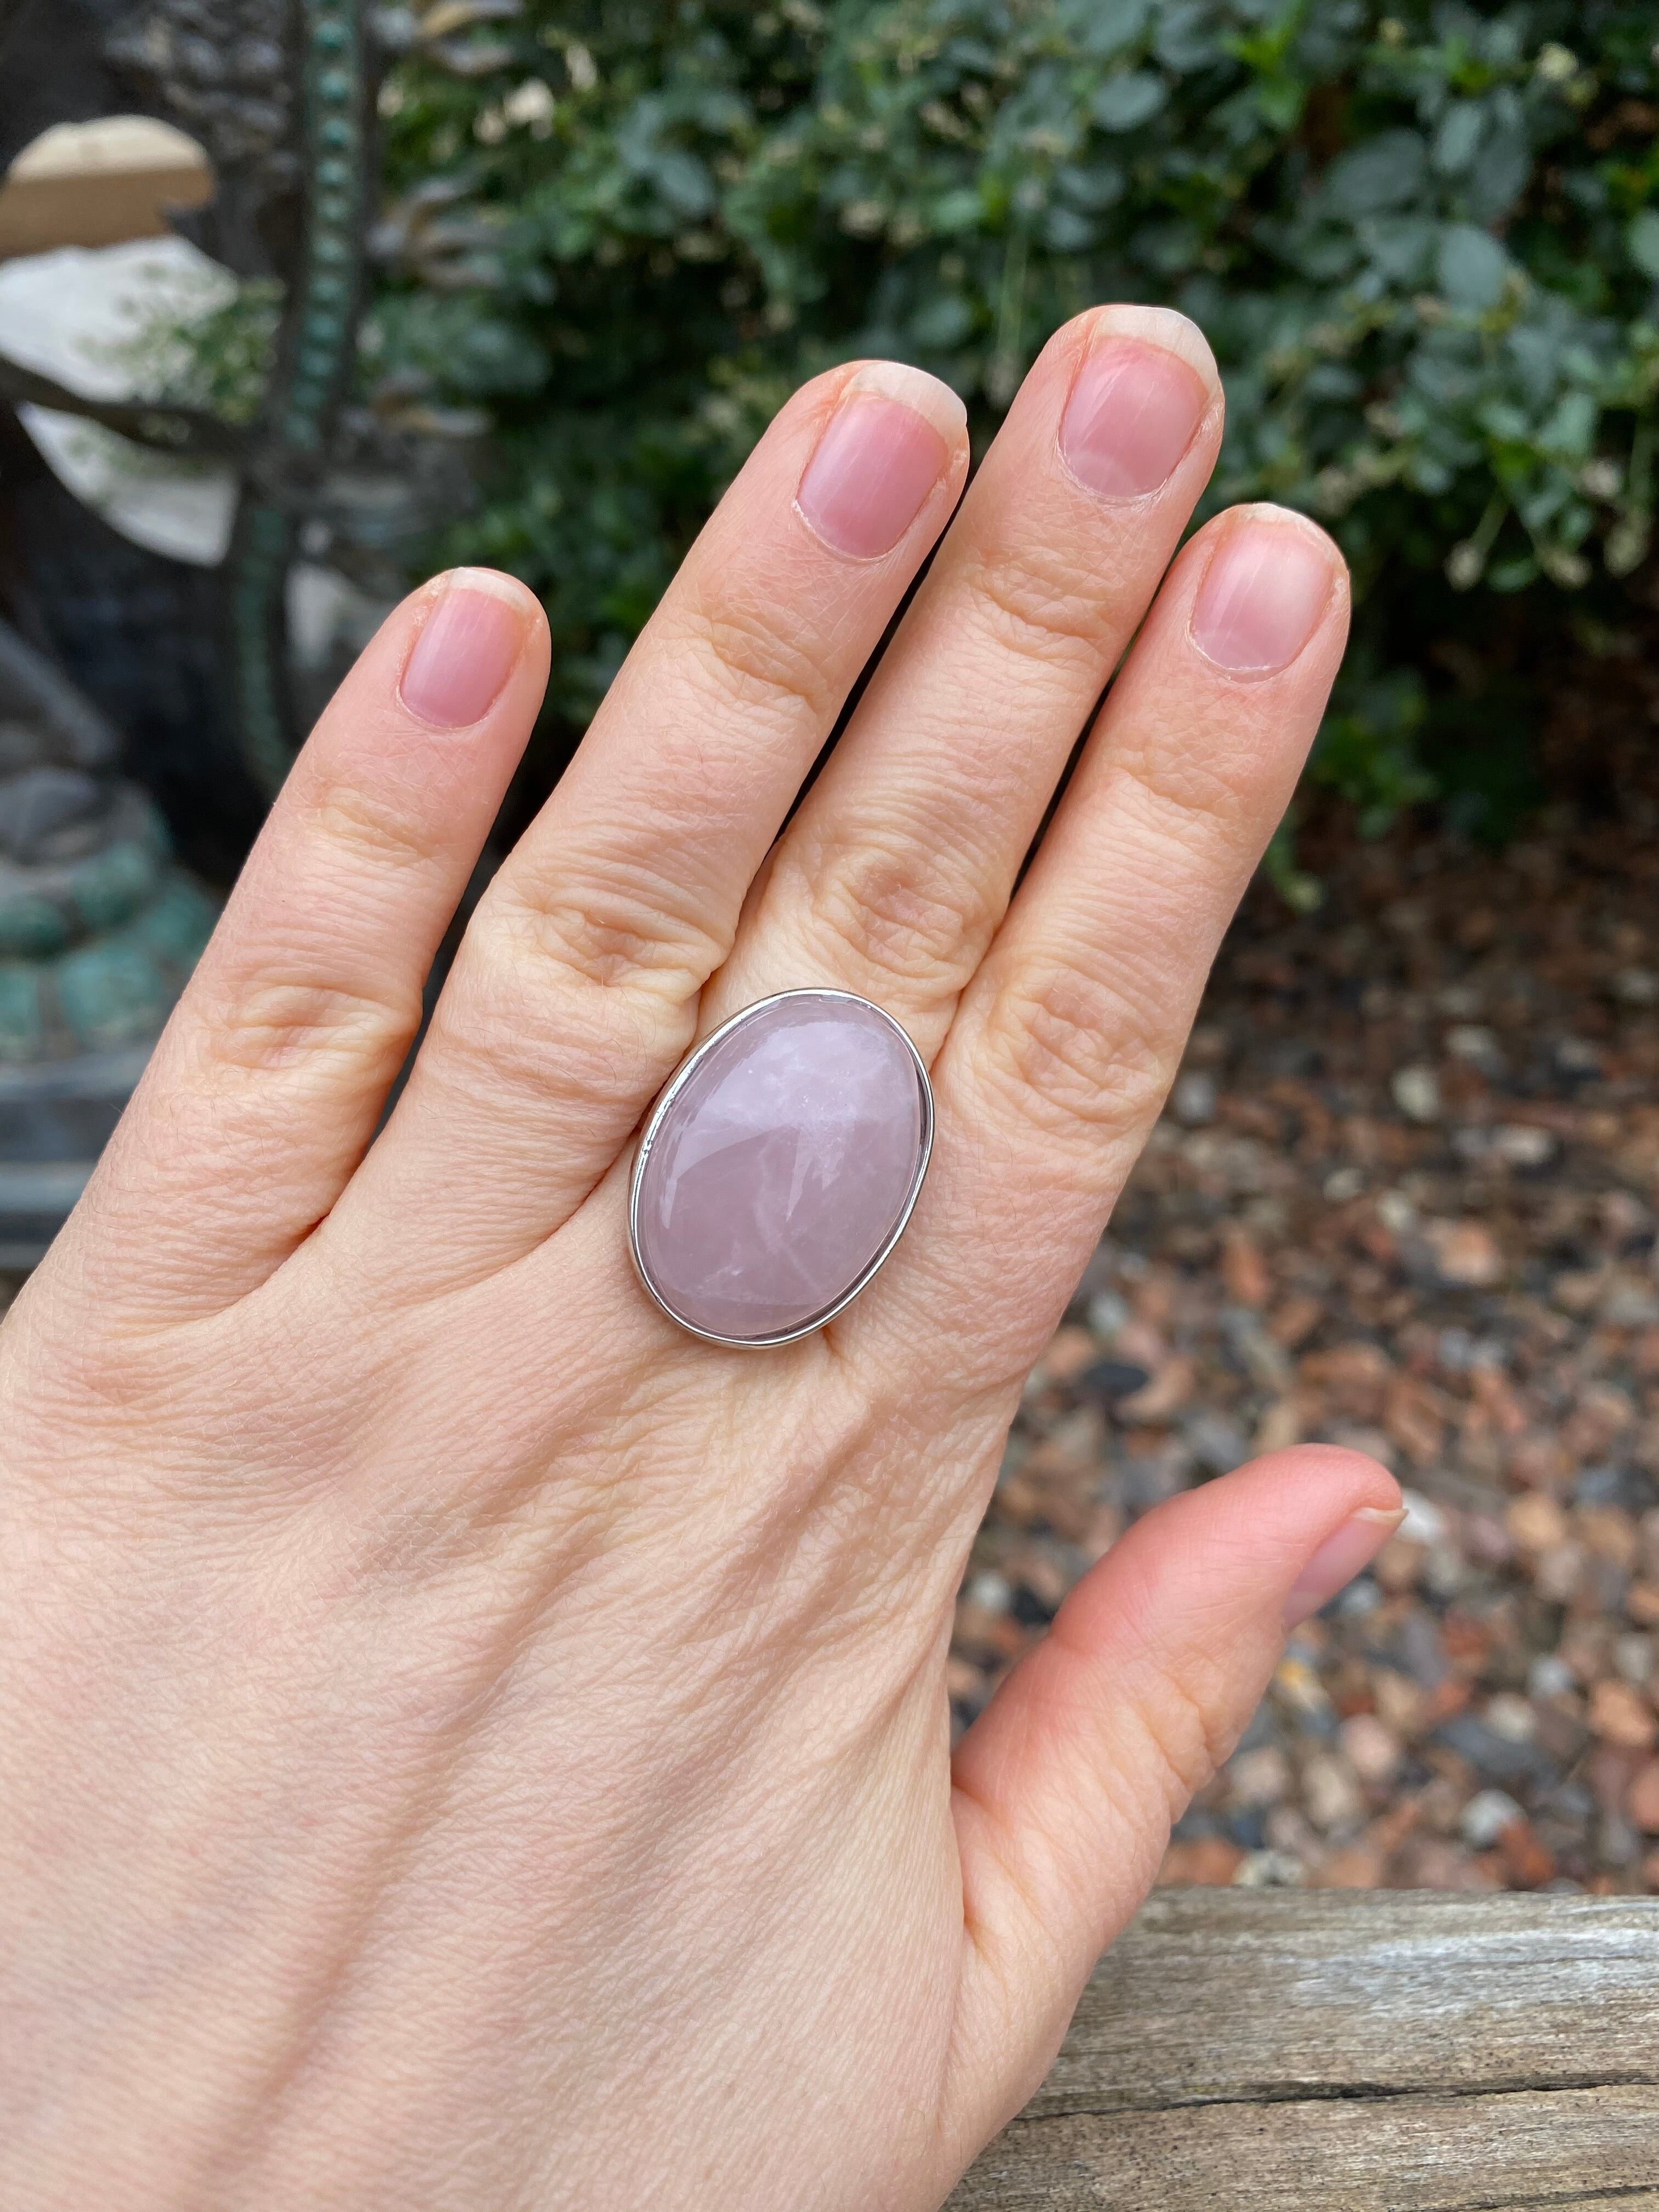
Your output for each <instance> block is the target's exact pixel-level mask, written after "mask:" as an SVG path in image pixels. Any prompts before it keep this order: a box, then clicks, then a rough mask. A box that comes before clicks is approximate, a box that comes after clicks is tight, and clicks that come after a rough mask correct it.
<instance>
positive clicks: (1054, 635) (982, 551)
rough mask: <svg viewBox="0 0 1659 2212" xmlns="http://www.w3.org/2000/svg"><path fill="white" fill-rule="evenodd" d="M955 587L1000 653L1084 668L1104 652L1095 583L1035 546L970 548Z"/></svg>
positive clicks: (1100, 597)
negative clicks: (1000, 650)
mask: <svg viewBox="0 0 1659 2212" xmlns="http://www.w3.org/2000/svg"><path fill="white" fill-rule="evenodd" d="M959 580H960V583H961V586H962V588H963V592H965V593H966V595H967V597H968V599H969V602H970V604H971V605H972V606H973V609H974V611H975V615H976V617H977V618H978V623H979V626H980V627H981V628H983V629H987V631H988V632H989V633H990V635H991V636H992V638H993V639H994V641H995V643H996V644H997V645H998V646H1000V647H1001V648H1002V649H1003V650H1004V651H1005V652H1008V653H1014V654H1016V655H1018V657H1019V658H1021V659H1028V660H1036V661H1041V662H1043V663H1045V664H1053V663H1058V664H1061V665H1075V664H1077V663H1085V664H1087V665H1089V666H1090V667H1091V668H1094V667H1096V666H1097V665H1099V663H1100V662H1101V661H1102V659H1103V654H1104V650H1105V639H1104V636H1103V630H1104V626H1105V617H1106V605H1105V595H1104V592H1103V588H1102V586H1101V583H1100V581H1099V580H1098V579H1097V578H1093V577H1090V576H1086V575H1084V574H1079V571H1078V570H1077V569H1076V568H1074V567H1073V566H1072V565H1071V564H1070V563H1068V562H1066V560H1065V559H1064V558H1063V556H1060V555H1058V554H1055V553H1052V552H1049V551H1048V550H1046V549H1044V548H1043V547H1042V546H1038V545H1020V546H1018V547H1012V546H1007V545H1001V546H998V547H996V548H994V549H988V550H987V549H986V548H982V547H975V549H974V550H972V551H971V552H970V553H969V555H968V556H967V557H966V559H965V560H964V562H963V568H962V570H961V574H960V579H959Z"/></svg>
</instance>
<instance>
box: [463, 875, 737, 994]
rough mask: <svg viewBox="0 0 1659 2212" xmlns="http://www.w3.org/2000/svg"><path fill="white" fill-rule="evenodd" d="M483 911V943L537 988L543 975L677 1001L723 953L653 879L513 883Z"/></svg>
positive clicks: (721, 944) (716, 939)
mask: <svg viewBox="0 0 1659 2212" xmlns="http://www.w3.org/2000/svg"><path fill="white" fill-rule="evenodd" d="M486 911H487V912H488V915H489V923H488V926H487V927H486V929H485V932H484V933H485V935H486V938H487V939H495V940H496V941H497V942H498V943H499V945H500V947H501V951H503V952H504V953H505V954H506V955H507V957H508V958H509V959H510V960H511V961H513V962H514V963H517V964H519V965H520V968H521V969H528V970H529V971H530V972H531V973H532V975H534V974H536V973H537V972H538V971H539V973H540V975H541V976H542V978H543V987H544V985H545V978H546V975H547V973H548V971H553V972H555V973H556V974H557V975H559V976H561V977H562V978H566V977H568V979H569V981H571V982H572V983H573V984H575V985H577V986H581V985H591V986H592V987H595V988H596V989H599V990H604V991H612V990H615V989H617V988H618V987H623V988H631V987H642V988H644V989H646V990H647V991H648V992H650V993H651V994H653V995H666V996H669V997H671V998H682V997H684V996H687V995H689V994H692V993H695V992H696V991H698V990H700V989H701V988H702V985H703V983H704V982H705V981H707V979H708V976H709V975H711V974H712V973H713V972H714V969H715V968H716V967H718V966H719V964H720V962H721V960H723V959H724V958H725V957H726V951H727V947H726V943H725V941H724V939H722V938H721V937H720V934H719V933H717V932H715V931H714V930H713V929H711V928H709V927H708V926H707V925H706V924H705V923H704V922H702V921H701V920H700V919H699V918H698V917H697V916H696V915H694V914H686V913H678V912H676V911H675V909H674V906H673V903H672V900H671V893H670V890H669V886H668V885H667V884H665V883H663V882H662V881H661V880H660V879H659V878H655V877H652V878H648V879H643V878H642V879H638V880H635V879H633V878H628V877H620V878H618V877H611V878H599V877H590V878H588V879H587V880H586V881H584V882H582V883H580V884H575V883H572V882H570V881H568V880H567V881H564V882H562V883H559V884H538V883H537V882H536V881H535V880H533V879H526V880H522V881H516V882H513V884H510V885H507V886H505V887H504V888H503V890H502V891H501V896H499V898H496V899H495V900H493V901H492V902H491V905H490V908H488V909H487V910H486Z"/></svg>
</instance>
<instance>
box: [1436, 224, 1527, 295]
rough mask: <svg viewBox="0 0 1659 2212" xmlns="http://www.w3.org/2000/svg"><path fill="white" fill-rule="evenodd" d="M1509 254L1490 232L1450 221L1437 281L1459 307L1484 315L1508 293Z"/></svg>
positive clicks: (1439, 256)
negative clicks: (1505, 284)
mask: <svg viewBox="0 0 1659 2212" xmlns="http://www.w3.org/2000/svg"><path fill="white" fill-rule="evenodd" d="M1509 270H1510V261H1509V256H1508V255H1507V254H1506V253H1505V252H1504V249H1503V247H1502V246H1500V245H1499V244H1498V240H1496V239H1495V238H1494V237H1492V234H1491V233H1490V232H1489V231H1484V230H1477V229H1476V228H1475V227H1474V224H1473V223H1470V222H1453V223H1448V224H1447V226H1446V228H1445V229H1444V230H1443V232H1442V233H1441V235H1440V250H1439V252H1437V254H1436V256H1435V280H1436V282H1437V284H1438V285H1439V287H1440V292H1441V295H1442V297H1443V298H1444V299H1447V300H1449V301H1450V302H1451V304H1452V306H1453V307H1462V308H1465V309H1467V310H1468V311H1470V312H1471V313H1475V314H1484V313H1486V310H1487V309H1488V308H1489V307H1496V306H1497V305H1498V301H1500V300H1501V299H1502V298H1503V296H1504V283H1505V282H1506V281H1507V279H1508V276H1509Z"/></svg>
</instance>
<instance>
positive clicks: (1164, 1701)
mask: <svg viewBox="0 0 1659 2212" xmlns="http://www.w3.org/2000/svg"><path fill="white" fill-rule="evenodd" d="M1137 1710H1138V1713H1139V1721H1140V1726H1141V1729H1142V1732H1143V1733H1144V1735H1145V1736H1146V1741H1147V1744H1148V1746H1149V1747H1150V1749H1151V1751H1152V1756H1153V1758H1154V1759H1155V1761H1156V1763H1157V1766H1158V1771H1159V1774H1160V1777H1161V1779H1162V1782H1163V1786H1164V1796H1165V1801H1166V1804H1167V1808H1168V1815H1169V1819H1170V1821H1171V1822H1172V1823H1173V1822H1174V1821H1176V1820H1179V1819H1180V1817H1181V1815H1182V1813H1184V1812H1185V1811H1186V1809H1187V1808H1188V1805H1189V1804H1190V1803H1191V1802H1192V1801H1193V1799H1194V1797H1195V1796H1197V1794H1198V1792H1199V1791H1200V1790H1201V1789H1202V1788H1203V1787H1204V1785H1205V1784H1206V1782H1208V1781H1209V1780H1210V1779H1211V1778H1212V1776H1213V1775H1214V1774H1215V1773H1216V1772H1217V1771H1218V1769H1219V1767H1220V1765H1221V1762H1222V1760H1223V1759H1225V1756H1226V1753H1227V1748H1228V1747H1227V1745H1226V1743H1225V1741H1224V1740H1223V1738H1222V1735H1221V1734H1220V1730H1219V1729H1218V1725H1217V1723H1215V1721H1214V1720H1212V1717H1211V1714H1210V1711H1209V1707H1208V1705H1206V1701H1205V1699H1203V1698H1202V1697H1200V1696H1199V1695H1197V1694H1195V1693H1194V1692H1193V1691H1192V1690H1190V1689H1189V1688H1188V1686H1187V1685H1186V1683H1185V1682H1183V1681H1182V1679H1181V1677H1180V1676H1179V1674H1163V1675H1160V1677H1159V1678H1158V1681H1157V1683H1156V1684H1155V1685H1153V1686H1151V1687H1149V1688H1148V1689H1147V1690H1146V1692H1144V1693H1143V1694H1142V1696H1141V1697H1140V1699H1139V1701H1138V1708H1137Z"/></svg>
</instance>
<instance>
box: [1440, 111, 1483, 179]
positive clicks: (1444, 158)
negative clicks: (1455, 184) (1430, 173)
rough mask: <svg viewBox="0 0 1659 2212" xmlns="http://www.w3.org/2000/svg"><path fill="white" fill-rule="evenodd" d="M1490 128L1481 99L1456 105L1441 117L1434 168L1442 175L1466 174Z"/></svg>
mask: <svg viewBox="0 0 1659 2212" xmlns="http://www.w3.org/2000/svg"><path fill="white" fill-rule="evenodd" d="M1485 131H1486V110H1485V109H1484V108H1483V107H1482V106H1480V102H1479V101H1478V100H1455V101H1454V102H1453V104H1452V106H1449V108H1448V109H1447V110H1446V112H1445V113H1444V115H1443V116H1442V117H1441V118H1440V128H1439V130H1438V131H1436V133H1435V137H1434V166H1435V167H1436V168H1437V169H1438V170H1439V172H1440V173H1441V175H1442V176H1444V177H1456V176H1461V175H1462V173H1463V171H1464V170H1465V169H1467V168H1468V166H1469V164H1470V162H1471V161H1474V155H1475V149H1476V148H1477V147H1478V146H1479V145H1480V141H1481V138H1482V137H1483V136H1484V134H1485Z"/></svg>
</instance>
